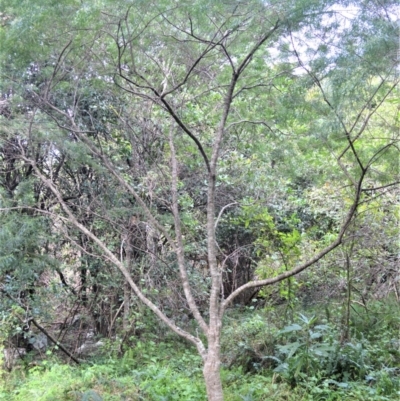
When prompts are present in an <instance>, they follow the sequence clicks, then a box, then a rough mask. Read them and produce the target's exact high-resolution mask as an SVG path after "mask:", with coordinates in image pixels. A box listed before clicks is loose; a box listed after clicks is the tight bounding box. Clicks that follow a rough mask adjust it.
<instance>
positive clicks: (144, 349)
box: [0, 303, 400, 401]
mask: <svg viewBox="0 0 400 401" xmlns="http://www.w3.org/2000/svg"><path fill="white" fill-rule="evenodd" d="M353 312H354V313H353V318H352V320H351V330H350V337H349V338H346V339H344V338H342V327H341V326H340V318H339V316H330V315H329V316H327V315H326V314H325V313H324V312H323V309H321V308H320V309H319V310H308V311H306V312H304V311H303V313H298V312H295V313H293V319H289V320H287V321H284V322H282V318H281V316H280V313H279V311H275V312H273V313H271V311H270V310H269V311H263V310H253V309H249V310H247V312H246V313H243V311H240V314H236V313H235V311H234V310H232V311H231V313H230V314H229V315H228V317H227V319H226V321H225V329H224V335H223V342H222V353H223V355H222V359H223V363H224V366H223V369H222V380H223V385H224V392H225V400H226V401H263V400H265V401H267V400H268V401H283V400H286V401H339V400H349V401H363V400H376V401H380V400H382V401H386V400H398V399H399V398H400V369H399V367H400V338H399V337H400V336H399V333H400V331H399V329H400V312H399V310H398V305H397V304H395V303H394V304H392V305H390V304H387V303H386V304H385V305H383V304H380V303H376V304H371V305H370V306H369V307H368V309H365V308H362V307H358V306H357V307H356V308H354V311H353ZM366 315H368V316H366ZM2 376H3V377H2V381H1V382H0V401H26V400H33V401H55V400H57V401H107V400H109V401H117V400H118V401H122V400H125V401H153V400H154V401H161V400H164V401H165V400H182V401H197V400H199V401H200V400H205V399H206V395H205V387H204V382H203V377H202V362H201V359H200V357H199V356H198V355H197V354H196V352H195V350H194V349H192V348H190V347H189V346H187V347H186V346H183V344H182V343H181V342H180V341H177V340H176V339H174V338H173V337H164V340H163V341H160V340H158V339H156V338H155V337H154V336H153V337H152V336H151V334H149V335H148V336H146V337H142V339H141V340H139V339H137V338H132V339H131V341H130V343H129V346H125V348H122V355H121V344H119V343H118V342H117V341H114V342H109V343H108V344H107V345H106V347H105V348H104V350H103V354H102V355H97V356H96V357H94V358H93V359H92V360H91V361H89V362H87V363H85V364H82V365H80V366H73V365H68V364H65V363H62V362H61V361H60V360H58V359H57V358H56V357H55V356H54V355H50V353H49V359H48V360H44V361H39V362H37V363H36V365H35V366H31V365H27V364H25V365H21V366H17V367H16V368H15V369H14V370H13V371H12V372H11V373H6V372H5V371H3V372H2Z"/></svg>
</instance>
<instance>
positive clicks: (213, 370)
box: [203, 339, 224, 401]
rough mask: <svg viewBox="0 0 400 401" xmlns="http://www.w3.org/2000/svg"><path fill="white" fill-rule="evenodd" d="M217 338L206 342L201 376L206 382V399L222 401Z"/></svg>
mask: <svg viewBox="0 0 400 401" xmlns="http://www.w3.org/2000/svg"><path fill="white" fill-rule="evenodd" d="M220 365H221V361H220V349H219V339H218V340H214V341H213V342H209V343H208V352H207V358H206V361H205V362H204V368H203V376H204V381H205V383H206V390H207V399H208V401H223V399H224V394H223V392H222V382H221V373H220Z"/></svg>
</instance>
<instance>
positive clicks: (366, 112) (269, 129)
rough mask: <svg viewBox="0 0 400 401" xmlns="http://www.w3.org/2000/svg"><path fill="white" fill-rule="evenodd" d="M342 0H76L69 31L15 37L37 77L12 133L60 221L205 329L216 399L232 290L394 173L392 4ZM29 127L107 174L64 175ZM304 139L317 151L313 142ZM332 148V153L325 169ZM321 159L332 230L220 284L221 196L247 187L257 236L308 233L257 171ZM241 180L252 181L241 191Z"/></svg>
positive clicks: (162, 312) (172, 322)
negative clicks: (291, 220)
mask: <svg viewBox="0 0 400 401" xmlns="http://www.w3.org/2000/svg"><path fill="white" fill-rule="evenodd" d="M43 4H44V5H46V6H47V7H48V9H49V10H51V11H48V10H47V9H46V10H42V11H40V12H39V15H40V16H41V17H42V20H43V21H46V23H47V21H48V19H49V18H50V17H52V16H53V15H54V11H55V9H54V8H52V7H51V6H50V5H49V4H47V3H46V2H43ZM346 5H347V3H346V4H345V3H343V5H342V3H340V2H339V3H338V2H332V3H330V2H322V1H321V2H311V1H310V2H301V1H298V2H297V1H296V2H293V1H287V2H284V3H281V2H268V3H266V2H257V1H251V2H248V3H242V2H236V1H231V2H225V3H222V4H215V2H207V1H204V2H203V1H202V2H196V3H195V4H192V3H190V4H189V3H186V2H181V3H180V4H179V6H177V5H175V4H174V3H172V2H157V3H156V4H151V5H146V6H145V5H143V4H142V3H141V2H133V3H132V4H130V5H129V6H124V7H125V9H124V10H123V12H120V13H118V15H115V11H113V6H114V4H111V5H110V4H108V3H107V2H104V3H100V4H98V5H95V6H92V7H86V8H85V7H81V8H77V7H76V6H74V5H72V4H71V7H70V8H68V16H66V15H65V13H64V14H63V15H62V18H60V19H57V26H60V27H61V29H62V30H63V31H65V32H66V34H65V35H63V39H62V40H61V41H59V40H58V41H57V40H56V41H54V42H52V41H50V39H51V36H49V35H48V34H47V33H45V31H44V30H43V31H40V30H39V32H43V36H44V39H43V38H42V39H39V38H40V35H38V36H37V38H38V40H42V42H41V43H45V48H44V49H43V51H42V52H41V53H40V54H39V55H35V54H28V56H27V49H25V48H23V49H21V52H19V53H18V52H17V56H16V57H15V59H14V60H13V63H12V67H11V68H10V70H12V68H14V66H15V68H16V69H17V71H18V70H19V71H21V69H20V67H19V69H18V62H20V60H21V59H18V58H17V57H18V56H21V55H22V56H23V59H25V61H26V60H27V57H28V59H29V58H31V59H30V60H29V62H30V63H33V64H31V65H33V66H34V68H35V74H36V75H37V76H35V82H34V84H29V85H30V86H29V85H26V84H25V85H21V86H22V90H21V92H20V96H21V97H22V98H23V99H24V101H25V103H26V104H27V106H26V107H27V112H26V113H20V115H19V116H18V126H17V127H16V126H15V121H12V120H11V119H10V120H8V124H9V125H10V126H11V127H14V128H10V130H13V129H14V133H13V134H12V135H11V137H10V136H8V137H5V139H4V140H3V141H5V142H7V143H9V141H10V140H11V139H14V138H16V139H17V145H16V148H17V149H18V152H19V160H21V161H22V163H24V164H25V165H26V166H28V168H30V169H32V174H34V176H35V177H36V179H37V180H38V181H37V182H40V183H41V184H40V185H44V186H45V187H46V188H47V189H48V191H49V193H50V194H51V199H52V201H51V204H50V205H49V208H48V210H51V213H52V214H56V215H57V216H59V217H58V218H59V219H60V220H61V221H62V222H63V224H64V225H65V226H66V227H67V230H69V231H70V230H72V229H73V230H78V231H79V232H80V233H81V235H82V236H84V238H85V241H88V242H90V250H89V253H90V254H92V255H95V257H96V258H101V259H102V260H103V261H104V263H107V264H109V265H112V266H114V267H116V268H117V269H118V270H119V271H120V272H121V273H122V275H123V277H124V280H126V282H127V283H128V284H129V286H130V288H131V289H132V291H133V292H134V294H135V296H136V297H137V298H138V299H139V300H140V301H141V302H142V303H143V304H145V305H146V306H147V307H148V308H150V309H151V310H152V311H153V312H154V313H155V315H156V316H157V317H158V318H159V319H160V320H161V321H162V322H163V323H164V324H166V325H167V326H168V327H169V328H170V329H171V330H172V331H173V332H175V333H176V334H177V335H179V336H181V337H183V338H185V339H186V340H187V341H189V342H190V343H192V344H193V345H195V346H196V348H197V350H198V352H199V354H200V355H201V356H202V358H203V363H204V369H203V373H204V379H205V383H206V389H207V395H208V398H209V400H213V401H214V400H222V399H223V392H222V383H221V379H220V374H219V370H220V336H221V327H222V320H223V316H224V312H225V310H226V309H227V307H228V306H229V305H230V304H232V302H233V301H234V300H235V299H236V298H237V297H238V296H239V295H241V294H242V293H243V292H244V291H246V290H250V289H259V288H261V287H264V286H268V285H272V284H275V283H279V282H281V281H283V280H285V279H288V278H290V277H293V276H295V275H296V274H298V273H300V272H302V271H304V270H305V269H307V268H308V267H310V266H312V265H313V264H315V263H317V262H319V261H320V260H321V259H322V258H324V256H326V255H327V254H329V253H330V252H331V251H333V250H334V249H336V248H338V247H339V246H341V244H342V242H343V240H344V238H345V236H346V233H347V231H348V230H349V228H350V227H351V225H352V223H353V221H354V219H355V218H356V216H357V210H358V207H359V205H360V204H363V203H366V202H368V198H367V197H366V193H367V192H368V193H370V192H371V193H375V192H376V191H380V190H382V189H383V190H385V189H387V188H390V187H391V185H393V183H394V182H395V181H396V178H394V177H393V174H391V172H393V171H395V169H394V166H395V163H396V158H397V154H398V147H397V146H398V139H399V138H398V133H396V132H392V133H391V134H390V135H388V136H386V137H382V136H381V132H382V131H385V129H386V127H387V126H390V125H391V124H392V123H393V121H394V120H392V117H391V116H390V117H389V118H384V117H383V116H380V114H379V113H380V110H382V108H383V107H386V105H387V104H388V102H390V101H391V100H392V99H393V93H394V90H395V88H396V86H397V85H398V78H397V77H396V74H395V60H394V53H395V48H396V34H395V28H394V26H393V22H392V17H391V15H392V14H391V13H392V8H391V7H394V6H393V5H392V4H391V3H390V2H387V4H386V5H385V7H383V6H381V5H376V6H374V7H370V4H369V3H368V4H361V5H360V4H358V3H357V4H356V5H354V7H355V11H354V10H353V11H354V15H352V16H351V18H349V19H350V22H349V23H348V24H345V23H344V22H343V20H344V19H346V18H348V16H347V14H346V13H347V8H346ZM74 7H75V8H74ZM367 7H369V8H368V13H365V10H366V8H367ZM338 8H339V9H338ZM340 8H342V9H340ZM85 15H86V16H87V17H88V20H86V19H85V18H84V16H85ZM93 16H96V18H97V19H96V18H94V17H93ZM382 16H383V18H382ZM71 17H72V18H71ZM17 31H18V29H17V28H15V26H14V27H12V28H9V30H7V29H5V30H4V33H3V35H6V39H7V38H12V37H13V33H15V32H17ZM361 31H362V32H364V34H363V35H362V36H359V35H360V32H361ZM82 32H84V34H83V33H82ZM371 33H374V35H371ZM375 33H376V34H375ZM7 35H8V36H7ZM355 38H357V39H355ZM355 41H357V48H356V47H355ZM305 42H307V43H308V45H306V44H305ZM35 43H36V42H35ZM377 48H379V49H383V48H385V49H386V51H385V52H384V53H383V54H382V53H380V56H381V57H380V58H376V57H374V56H373V54H374V51H375V50H376V49H377ZM2 57H3V60H4V59H5V56H4V55H3V56H2ZM11 58H12V57H11ZM10 75H11V74H10ZM18 82H21V78H19V80H18ZM17 109H18V107H17ZM392 112H393V110H392V111H391V113H392ZM6 118H7V117H3V120H5V119H6ZM15 118H17V116H16V117H15ZM374 124H376V125H377V126H379V129H378V130H377V131H375V130H374V129H373V125H374ZM48 127H51V131H50V130H49V129H48ZM24 141H27V142H28V143H30V144H31V143H38V144H40V143H51V144H52V146H54V148H55V149H56V151H55V152H54V155H56V156H57V158H59V155H61V154H62V155H63V158H64V157H65V160H66V161H67V162H68V163H70V165H71V166H73V167H72V169H73V171H74V175H77V176H82V174H86V173H85V171H86V172H87V171H88V170H87V169H91V170H92V171H94V172H95V174H96V177H98V181H97V182H98V184H99V190H98V192H95V191H93V188H92V189H89V190H85V191H81V190H79V189H78V188H77V186H75V187H73V186H71V185H70V184H71V183H72V182H76V179H74V178H73V176H72V175H69V177H68V176H67V175H66V173H65V172H66V170H65V169H64V170H63V174H64V175H63V176H62V177H59V175H58V174H56V172H57V171H58V165H59V164H57V163H53V162H51V161H50V156H47V159H46V160H45V161H46V162H45V163H40V162H39V161H38V160H37V158H35V157H34V156H32V154H30V153H29V152H27V151H26V146H24V143H25V142H24ZM310 146H311V147H313V148H314V149H315V151H314V153H313V154H312V155H311V156H310V154H309V153H308V154H307V155H306V157H303V156H302V149H305V148H309V147H310ZM384 156H385V158H386V160H387V161H385V163H382V159H383V157H384ZM283 157H285V158H291V160H290V162H286V159H285V160H283ZM307 158H308V159H307ZM324 158H326V159H327V161H325V160H323V159H324ZM321 159H322V160H321ZM67 162H63V165H64V166H65V163H67ZM300 162H301V163H302V164H300V165H297V164H296V163H300ZM332 162H336V163H337V166H336V167H332V168H331V170H329V169H327V166H329V165H331V164H332ZM249 165H251V166H252V167H253V168H252V171H249V168H248V166H249ZM321 165H323V166H324V168H325V170H324V171H322V172H321V173H320V174H319V177H318V179H319V181H320V187H321V191H325V194H327V193H329V191H330V189H329V188H328V187H329V185H328V187H327V186H326V185H327V183H328V184H330V183H332V184H333V185H335V194H336V195H337V196H338V197H339V199H340V200H341V205H342V209H341V210H337V211H336V213H337V215H336V216H335V217H336V226H335V227H334V229H333V232H334V233H335V236H334V237H333V238H332V237H330V238H328V239H327V240H326V241H320V242H318V243H317V246H318V249H317V250H316V251H315V253H314V254H313V255H311V256H309V255H304V254H302V253H301V252H295V253H291V254H290V258H288V260H287V261H286V263H285V269H284V270H283V271H281V270H278V272H276V271H275V272H271V271H270V272H271V273H272V277H266V278H264V277H263V275H262V274H261V273H259V274H258V275H255V274H253V273H252V274H251V275H250V277H248V279H249V280H248V281H247V282H245V283H244V284H242V285H240V286H238V287H237V288H233V287H232V288H231V292H230V293H229V294H225V293H224V292H223V288H224V286H223V277H224V272H225V270H226V265H227V261H228V260H229V258H228V257H227V255H226V254H224V251H223V249H221V247H220V246H219V244H218V237H217V229H218V226H219V224H220V223H221V219H223V218H224V214H226V213H227V212H228V211H229V208H230V207H233V206H234V207H235V208H236V210H237V211H238V212H239V213H241V211H240V210H241V209H240V207H241V206H242V207H243V206H246V205H250V212H249V214H250V216H253V217H250V218H249V219H248V222H247V223H246V224H247V225H251V224H253V223H255V222H256V223H257V224H260V226H261V228H262V229H261V230H259V239H260V241H261V242H260V243H262V244H264V245H263V246H264V249H266V250H267V249H270V247H271V246H272V247H273V246H275V247H277V248H278V249H280V250H281V251H283V253H285V252H286V251H285V249H289V248H290V247H289V244H290V241H297V242H296V244H297V243H301V242H302V241H303V242H304V241H306V238H303V239H302V238H301V236H300V232H299V231H298V235H297V234H296V235H294V236H293V238H295V240H293V239H292V237H290V236H286V237H284V236H282V235H280V234H279V232H278V231H277V230H275V228H274V227H275V226H274V224H273V223H272V222H271V219H270V217H269V214H268V213H267V211H266V207H265V203H264V202H263V199H262V196H260V192H258V191H256V190H255V189H259V188H260V187H261V185H259V183H258V182H257V180H258V179H261V180H262V184H265V183H268V184H269V187H268V188H269V190H270V191H275V190H279V188H275V186H274V185H276V183H277V182H279V180H278V178H277V177H279V176H280V175H283V174H287V176H288V178H290V179H293V174H294V173H293V170H295V169H297V170H300V169H303V168H304V170H305V173H306V174H307V172H308V171H309V170H310V169H311V167H314V168H320V166H321ZM63 168H64V167H63ZM85 169H86V170H85ZM395 172H396V171H395ZM250 173H252V174H255V175H253V176H252V177H251V175H250ZM263 175H270V176H271V178H269V179H265V178H262V177H263ZM192 177H196V179H195V182H194V183H193V178H192ZM260 177H261V178H260ZM243 180H247V181H248V182H243ZM316 180H317V178H316ZM236 181H237V182H239V183H240V184H239V185H241V192H235V184H236ZM343 182H345V183H346V185H345V186H343V185H342V183H343ZM71 188H73V190H72V192H71ZM264 191H265V189H264ZM73 192H75V194H73ZM71 193H72V195H75V197H76V199H78V201H77V202H75V203H74V201H73V200H72V199H71ZM49 196H50V195H49ZM325 196H326V195H325ZM196 199H198V200H199V202H198V203H199V204H198V207H195V205H194V203H195V200H196ZM201 199H202V200H203V203H202V202H201V201H200V200H201ZM37 209H39V210H40V208H37ZM247 210H249V209H247ZM257 210H261V213H259V212H258V211H257ZM244 214H245V213H244ZM254 216H256V217H254ZM132 219H133V220H132ZM105 225H107V228H105ZM135 230H136V231H135ZM134 232H142V234H141V235H133V234H132V233H134ZM291 232H292V233H294V234H295V230H291ZM255 234H256V233H253V235H255ZM263 236H264V237H263ZM69 238H70V237H69ZM132 238H135V240H132ZM271 238H272V239H275V242H274V241H272V240H271ZM262 241H264V242H262ZM271 244H272V245H271ZM274 244H275V245H274ZM285 246H286V248H285ZM296 246H297V245H296ZM121 249H122V250H123V251H124V252H122V251H121ZM299 249H301V247H300V246H299ZM135 250H136V251H137V252H138V254H137V255H136V257H132V256H133V253H134V251H135ZM230 252H231V253H232V252H233V251H232V250H230ZM287 252H289V251H287ZM139 254H140V255H142V256H144V259H143V260H144V262H143V264H141V263H142V262H140V263H139V262H138V257H139ZM261 259H263V258H262V257H261ZM200 260H201V261H202V262H203V265H204V264H206V267H207V275H206V278H204V279H203V283H205V284H204V285H205V287H206V290H207V292H208V298H207V306H206V307H204V305H203V301H204V299H202V302H199V300H200V297H199V296H197V294H196V286H193V285H192V283H193V277H194V276H193V270H194V269H193V267H192V266H194V262H195V261H200ZM189 262H192V265H191V264H190V263H189ZM161 266H166V267H165V271H163V278H164V279H165V280H167V282H166V283H164V286H168V283H169V285H171V284H170V283H171V282H172V280H173V283H174V284H175V285H176V283H177V278H179V286H177V288H175V289H174V290H175V291H177V292H179V293H181V294H183V296H184V299H185V307H186V308H187V309H188V310H190V314H191V315H192V316H193V318H194V319H195V321H196V323H197V326H198V329H199V331H200V333H201V334H198V332H197V330H193V331H190V330H188V329H184V328H181V327H180V326H179V325H178V324H177V323H176V322H177V321H178V319H177V318H176V316H172V315H171V314H170V312H169V311H168V308H166V307H165V306H164V305H163V299H162V298H160V297H159V296H158V295H157V294H155V293H152V292H151V290H152V288H153V281H152V277H154V276H153V274H155V273H156V272H157V270H158V269H161ZM169 280H171V281H169ZM201 280H202V279H199V280H198V281H197V284H198V283H199V282H200V281H201Z"/></svg>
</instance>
